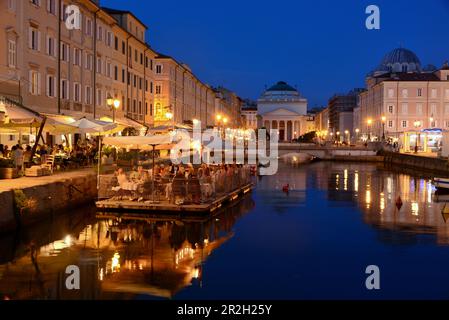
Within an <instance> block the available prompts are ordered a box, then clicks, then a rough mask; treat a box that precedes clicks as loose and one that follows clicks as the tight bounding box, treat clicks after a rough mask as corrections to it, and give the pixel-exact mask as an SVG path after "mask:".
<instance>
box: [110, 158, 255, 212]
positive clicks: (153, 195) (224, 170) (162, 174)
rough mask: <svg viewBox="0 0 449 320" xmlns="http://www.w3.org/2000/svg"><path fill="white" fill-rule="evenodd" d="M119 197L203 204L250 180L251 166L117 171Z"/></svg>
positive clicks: (226, 165) (165, 166) (230, 165)
mask: <svg viewBox="0 0 449 320" xmlns="http://www.w3.org/2000/svg"><path fill="white" fill-rule="evenodd" d="M115 176H116V178H117V181H116V186H115V187H113V188H112V190H113V191H114V192H115V196H114V197H113V199H115V200H132V201H139V202H140V201H152V200H157V201H161V200H162V201H169V202H170V203H174V204H183V203H192V204H201V203H204V202H207V201H209V200H211V199H214V198H215V197H216V196H219V195H220V194H225V193H228V192H231V191H233V190H236V189H237V188H239V187H243V186H245V185H247V184H249V183H250V180H251V169H250V166H248V165H240V164H224V165H215V164H214V165H209V164H202V165H196V166H194V165H192V164H186V165H173V164H167V165H163V164H161V165H155V166H154V170H153V169H149V170H146V169H144V168H143V167H142V166H139V167H135V168H133V170H131V171H129V172H125V170H124V169H123V168H118V169H117V170H116V171H115Z"/></svg>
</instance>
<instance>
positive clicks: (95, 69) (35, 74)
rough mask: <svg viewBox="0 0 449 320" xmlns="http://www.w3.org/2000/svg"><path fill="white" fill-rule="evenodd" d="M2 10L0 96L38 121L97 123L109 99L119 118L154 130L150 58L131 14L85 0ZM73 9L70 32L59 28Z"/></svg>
mask: <svg viewBox="0 0 449 320" xmlns="http://www.w3.org/2000/svg"><path fill="white" fill-rule="evenodd" d="M0 4H1V19H0V25H1V26H0V30H1V32H0V41H1V42H2V43H5V44H7V50H5V52H2V54H0V78H1V81H2V83H1V85H0V94H1V95H5V96H8V97H10V98H13V99H15V100H17V101H19V102H21V103H23V104H24V105H25V106H27V107H30V108H32V109H34V110H36V111H38V112H41V113H45V114H50V115H59V114H64V115H69V116H73V117H74V118H79V117H83V116H86V117H89V118H97V119H99V118H101V117H103V116H109V117H110V116H111V114H112V110H111V108H110V106H108V105H107V102H106V101H107V98H108V97H113V98H117V99H119V100H120V101H121V106H120V109H119V110H117V116H118V117H123V116H125V115H126V116H127V117H130V118H132V119H135V120H136V121H138V122H140V123H147V124H151V123H152V122H153V120H152V110H153V107H152V106H153V94H152V90H151V89H152V87H153V84H154V72H153V61H154V59H155V57H156V53H155V51H153V50H152V49H151V48H150V47H149V45H147V44H146V42H145V33H146V29H147V27H146V26H145V25H144V24H143V23H142V22H140V21H139V20H138V19H137V18H136V17H135V16H134V15H133V14H132V13H130V12H127V11H118V10H112V9H108V8H101V7H100V6H99V4H98V2H97V1H90V0H80V1H61V2H60V1H56V0H24V1H17V0H7V1H1V2H0ZM60 4H61V6H60ZM71 4H76V6H77V7H78V8H79V10H80V20H79V21H80V25H79V28H76V29H67V27H66V24H65V21H66V19H67V18H68V14H67V13H66V8H67V7H68V6H69V5H71ZM58 17H59V18H58ZM58 44H59V45H58Z"/></svg>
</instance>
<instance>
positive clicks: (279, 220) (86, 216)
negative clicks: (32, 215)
mask: <svg viewBox="0 0 449 320" xmlns="http://www.w3.org/2000/svg"><path fill="white" fill-rule="evenodd" d="M287 184H288V185H289V190H288V192H284V191H285V190H284V188H283V187H284V186H285V185H287ZM434 191H435V190H434V188H433V186H432V184H431V177H428V176H425V175H424V176H422V175H419V174H417V173H404V172H398V171H393V170H391V169H386V168H384V167H383V166H381V165H375V164H355V163H331V162H319V163H312V164H308V165H303V164H297V163H289V164H281V166H280V170H279V173H278V174H277V175H276V176H272V177H261V178H258V179H257V189H256V191H255V192H254V194H252V195H250V196H249V197H247V198H245V199H243V201H242V202H240V203H238V204H236V205H235V206H234V207H231V208H228V209H226V211H224V212H222V213H220V214H219V215H218V216H216V217H214V218H212V219H193V218H186V217H184V218H183V219H180V218H179V217H169V216H165V217H163V216H162V217H161V216H157V217H156V216H142V215H131V214H127V215H122V216H115V215H109V214H102V213H95V212H93V211H89V210H80V211H79V212H72V213H70V214H68V215H65V216H57V217H55V219H54V220H51V221H48V222H43V223H42V224H40V225H38V226H36V227H33V228H30V229H29V230H24V231H22V232H21V233H17V234H11V235H7V236H5V237H4V238H2V239H0V297H5V296H6V297H9V298H12V299H31V298H34V299H136V298H137V299H138V298H157V299H159V298H173V297H175V298H176V297H180V298H191V297H199V298H214V297H221V298H223V297H224V298H232V297H234V296H236V295H237V296H238V297H242V298H247V299H249V298H254V297H260V298H268V299H270V298H271V299H273V298H279V297H284V298H292V297H294V298H298V297H299V298H310V297H313V298H318V299H319V298H322V297H325V298H329V297H331V298H341V294H342V291H341V286H348V289H347V291H345V292H347V295H346V296H345V297H349V298H356V297H359V296H360V295H363V294H364V292H361V291H360V290H361V286H360V283H359V278H358V276H356V274H357V272H358V270H362V268H364V267H366V265H365V263H366V261H369V262H370V263H371V261H376V263H379V264H382V263H383V264H386V265H388V267H389V268H388V270H390V272H391V273H392V274H393V273H394V272H401V274H405V273H408V274H409V275H410V278H400V279H399V278H394V279H396V281H398V282H397V283H396V287H394V286H393V285H391V286H390V287H389V288H390V291H388V290H387V289H384V290H382V294H386V297H391V296H394V297H404V292H405V293H408V292H412V291H410V290H405V289H403V288H407V285H408V284H409V283H412V282H413V281H415V279H417V280H416V281H421V282H420V285H421V286H422V287H426V285H427V287H426V294H429V295H430V293H432V294H433V296H435V297H441V296H442V295H441V293H440V292H438V291H437V290H436V289H435V290H434V291H432V290H433V289H432V288H434V287H435V286H433V282H432V279H429V278H425V277H424V276H423V275H422V274H423V273H422V270H421V268H422V266H423V264H424V265H425V263H427V261H433V260H432V259H424V260H423V259H422V253H423V252H425V254H426V257H428V258H433V259H434V260H435V259H436V260H437V261H439V260H438V259H440V260H441V261H443V263H439V264H438V265H435V264H432V265H430V264H431V262H429V265H427V268H429V270H430V268H432V273H431V274H432V275H435V276H437V277H438V283H440V281H441V280H440V278H442V279H447V281H449V278H448V277H447V276H446V275H447V267H446V265H448V264H447V263H446V260H444V259H445V258H444V257H446V256H447V252H446V250H447V248H438V247H440V246H447V245H448V244H449V227H448V225H447V224H446V223H445V219H444V217H443V216H442V212H441V211H442V209H443V206H444V203H441V202H438V201H435V199H434ZM399 198H400V200H401V205H400V206H398V199H399ZM448 198H449V197H448ZM253 199H256V200H257V207H256V206H255V203H254V200H253ZM250 212H251V213H252V214H250V215H248V213H250ZM243 216H245V219H242V217H243ZM237 221H239V223H238V229H237V236H236V237H234V230H235V229H236V228H237V227H236V222H237ZM373 231H374V232H373ZM231 239H232V240H231ZM225 243H227V245H226V246H223V244H225ZM423 244H424V246H422V245H423ZM420 245H421V246H420ZM399 247H400V249H401V250H400V251H399V252H400V254H399V255H398V251H397V250H390V249H391V248H399ZM385 248H387V250H385ZM412 248H417V249H418V250H408V249H412ZM212 254H213V255H214V257H215V258H214V259H209V257H210V256H211V255H212ZM342 257H344V258H342ZM404 257H406V258H407V259H406V260H404ZM404 261H406V263H407V265H404V263H405V262H404ZM329 263H332V266H333V267H332V270H331V271H329V268H328V266H329ZM445 263H446V265H445ZM71 264H73V265H77V266H79V267H80V269H81V288H82V290H80V291H68V290H66V289H65V279H66V277H67V275H66V274H65V268H66V266H68V265H71ZM236 265H238V267H236ZM405 267H406V268H405ZM438 268H439V269H440V270H439V271H438ZM323 270H324V271H323ZM363 270H364V269H363ZM391 270H393V271H391ZM398 270H400V271H398ZM404 270H406V271H404ZM267 275H269V276H267ZM272 275H275V276H274V277H273V276H272ZM323 277H324V280H323ZM326 277H327V278H326ZM418 278H419V279H418ZM392 279H393V278H392ZM410 279H413V281H412V280H410ZM347 281H350V282H351V281H352V282H351V284H352V285H353V287H351V288H353V289H349V285H348V283H347ZM390 281H393V280H391V279H390ZM401 281H402V282H401ZM413 283H414V282H413ZM448 283H449V282H448ZM203 284H209V285H204V286H203ZM333 284H335V287H332V285H333ZM261 286H263V287H266V288H269V289H267V290H266V292H262V291H261V290H260V287H261ZM315 287H317V288H320V289H322V291H318V289H316V291H313V290H310V291H307V290H308V289H309V288H315ZM345 288H346V287H345ZM392 288H393V289H392ZM332 290H334V291H332ZM395 290H397V291H395ZM429 290H430V291H429ZM329 292H331V293H332V294H334V295H331V294H330V293H329ZM239 294H241V295H239ZM326 294H328V295H326ZM388 294H390V296H388ZM330 295H331V296H330ZM413 297H417V298H419V297H421V296H419V295H418V294H416V296H413Z"/></svg>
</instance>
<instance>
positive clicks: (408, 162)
mask: <svg viewBox="0 0 449 320" xmlns="http://www.w3.org/2000/svg"><path fill="white" fill-rule="evenodd" d="M381 154H382V155H383V156H384V162H385V164H386V165H391V166H395V167H405V168H410V169H417V170H420V171H426V172H431V173H434V174H439V175H442V176H449V161H448V160H447V159H441V158H432V157H423V156H418V155H412V154H403V153H394V152H387V151H383V152H382V153H381Z"/></svg>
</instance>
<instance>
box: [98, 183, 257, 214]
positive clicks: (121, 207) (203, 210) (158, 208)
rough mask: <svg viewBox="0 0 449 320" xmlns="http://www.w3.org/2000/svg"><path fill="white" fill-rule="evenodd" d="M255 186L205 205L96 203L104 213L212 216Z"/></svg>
mask: <svg viewBox="0 0 449 320" xmlns="http://www.w3.org/2000/svg"><path fill="white" fill-rule="evenodd" d="M253 187H254V185H253V184H247V185H245V186H243V187H240V188H238V189H236V190H234V191H232V192H229V193H227V194H225V195H222V196H219V197H218V198H216V199H214V200H213V201H211V202H207V203H203V204H185V205H176V204H172V203H169V202H168V201H161V202H160V203H151V202H148V201H145V202H137V201H130V200H102V201H98V202H97V203H96V205H97V209H98V210H99V211H102V212H141V213H165V214H167V213H175V214H179V213H188V214H190V215H192V214H198V215H205V214H210V213H213V212H215V211H217V210H218V209H220V208H222V207H223V206H226V205H227V204H229V203H232V202H234V201H237V200H238V199H240V198H241V197H243V196H244V195H246V194H247V193H249V192H251V191H252V190H253Z"/></svg>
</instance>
